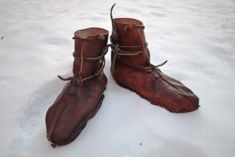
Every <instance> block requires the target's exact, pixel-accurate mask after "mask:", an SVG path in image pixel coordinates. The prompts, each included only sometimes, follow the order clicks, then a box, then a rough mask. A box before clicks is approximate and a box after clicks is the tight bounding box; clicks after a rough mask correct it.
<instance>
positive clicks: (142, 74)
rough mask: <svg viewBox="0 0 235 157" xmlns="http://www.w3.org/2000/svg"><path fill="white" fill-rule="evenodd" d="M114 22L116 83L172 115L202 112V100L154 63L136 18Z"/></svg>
mask: <svg viewBox="0 0 235 157" xmlns="http://www.w3.org/2000/svg"><path fill="white" fill-rule="evenodd" d="M113 7H114V5H113V6H112V8H111V11H110V16H111V20H112V27H113V30H112V36H111V42H112V58H111V59H112V67H111V72H112V76H113V78H114V80H115V81H116V82H117V83H118V84H119V85H120V86H122V87H125V88H128V89H130V90H132V91H134V92H136V93H137V94H139V95H140V96H141V97H143V98H145V99H147V100H148V101H150V102H151V103H152V104H154V105H158V106H161V107H164V108H166V109H167V110H169V111H170V112H190V111H194V110H196V109H198V107H199V98H198V97H197V96H196V95H195V94H194V93H193V92H192V91H191V90H190V89H188V88H187V87H185V86H184V85H183V84H182V83H181V82H179V81H177V80H175V79H173V78H171V77H169V76H167V75H165V74H164V73H162V72H161V70H160V69H159V68H158V67H159V66H162V65H163V64H165V63H166V62H164V63H163V64H160V65H158V66H154V65H152V64H151V63H150V53H149V50H148V48H147V43H146V41H145V36H144V25H143V23H142V22H141V21H139V20H136V19H133V18H115V19H113V17H112V10H113Z"/></svg>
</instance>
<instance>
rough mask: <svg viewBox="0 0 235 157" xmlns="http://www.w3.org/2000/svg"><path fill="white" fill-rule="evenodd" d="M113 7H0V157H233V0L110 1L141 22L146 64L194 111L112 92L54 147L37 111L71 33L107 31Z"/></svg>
mask: <svg viewBox="0 0 235 157" xmlns="http://www.w3.org/2000/svg"><path fill="white" fill-rule="evenodd" d="M114 2H115V1H113V0H110V1H102V0H95V1H94V0H77V1H76V0H70V1H67V0H35V1H33V0H0V103H1V104H0V156H1V157H5V156H7V157H8V156H10V157H11V156H12V157H32V156H34V157H43V156H45V157H64V156H68V157H99V156H100V157H156V156H159V157H160V156H161V157H172V156H174V157H178V156H179V157H222V156H223V157H232V156H235V122H234V115H235V108H234V105H235V104H234V102H235V82H234V81H235V74H234V73H235V54H234V53H235V1H234V0H148V1H147V0H125V1H117V6H116V7H115V9H114V17H133V18H138V19H140V20H142V21H143V22H144V24H145V26H146V29H145V33H146V38H147V41H148V43H149V49H150V50H151V57H152V62H153V63H155V64H159V63H161V62H162V61H164V60H168V63H167V64H166V65H164V66H163V67H161V69H162V70H163V71H164V72H165V73H167V74H169V75H171V76H173V77H175V78H177V79H179V80H180V81H182V82H183V83H184V84H186V85H187V86H188V87H190V88H191V89H192V90H193V91H194V92H195V93H196V94H197V95H198V96H199V97H200V105H201V108H200V109H199V110H198V111H196V112H192V113H186V114H174V113H170V112H168V111H166V110H165V109H163V108H160V107H156V106H153V105H151V104H150V103H149V102H147V101H146V100H144V99H142V98H140V97H139V96H137V95H136V94H135V93H133V92H130V91H129V90H126V89H124V88H121V87H119V86H118V85H117V84H115V83H114V81H113V79H112V77H111V75H110V71H109V68H110V54H108V55H107V56H106V60H107V65H106V67H105V73H106V75H107V77H108V80H109V82H108V86H107V90H106V92H105V99H104V102H103V105H102V107H101V109H100V110H99V112H98V113H97V115H96V116H95V117H94V118H93V119H92V120H90V121H89V123H88V125H87V126H86V128H85V129H84V131H83V132H82V133H81V135H80V136H79V137H78V138H77V139H76V140H75V141H74V142H73V143H71V144H69V145H66V146H63V147H59V148H56V149H54V148H52V147H51V146H50V144H49V142H48V141H47V139H46V130H45V120H44V118H45V113H46V111H47V109H48V107H49V106H50V105H51V104H52V102H53V101H54V100H55V98H56V96H57V95H58V94H59V92H60V91H61V89H62V88H63V86H64V83H65V82H63V81H60V80H59V79H58V78H57V74H61V75H63V74H71V69H72V61H73V57H72V52H73V40H72V39H71V38H72V36H73V32H74V31H76V30H78V29H82V28H86V27H91V26H97V27H104V28H106V29H108V30H111V23H110V19H109V9H110V7H111V5H112V4H113V3H114Z"/></svg>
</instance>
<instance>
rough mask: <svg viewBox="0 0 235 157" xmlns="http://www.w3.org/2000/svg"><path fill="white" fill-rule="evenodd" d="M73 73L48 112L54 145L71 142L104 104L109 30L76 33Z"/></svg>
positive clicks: (50, 136) (84, 30) (94, 29)
mask: <svg viewBox="0 0 235 157" xmlns="http://www.w3.org/2000/svg"><path fill="white" fill-rule="evenodd" d="M74 39H75V52H74V57H75V59H74V64H73V76H72V77H69V78H62V77H61V76H59V77H60V78H61V79H62V80H64V81H69V82H67V83H66V85H65V87H64V89H63V90H62V92H61V93H60V94H59V96H58V97H57V99H56V100H55V102H54V103H53V105H52V106H51V107H50V108H49V109H48V111H47V113H46V129H47V138H48V140H49V141H51V142H52V146H54V147H55V146H57V145H65V144H68V143H70V142H72V141H73V140H74V139H75V138H76V137H77V136H78V135H79V134H80V132H81V131H82V130H83V128H84V127H85V126H86V123H87V121H88V120H89V119H90V118H92V117H93V116H94V115H95V114H96V112H97V111H98V109H99V108H100V106H101V103H102V100H103V98H104V95H103V92H104V90H105V88H106V84H107V78H106V76H105V74H104V73H103V68H104V64H105V62H104V55H105V54H106V53H107V40H108V31H107V30H105V29H102V28H87V29H83V30H79V31H76V32H75V33H74Z"/></svg>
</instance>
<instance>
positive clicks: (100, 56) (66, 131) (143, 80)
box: [46, 5, 199, 147]
mask: <svg viewBox="0 0 235 157" xmlns="http://www.w3.org/2000/svg"><path fill="white" fill-rule="evenodd" d="M114 6H115V5H113V6H112V8H111V12H110V16H111V21H112V35H111V44H109V45H107V41H108V35H109V32H108V31H107V30H105V29H103V28H96V27H92V28H87V29H82V30H78V31H76V32H75V33H74V38H73V39H74V40H75V52H74V53H73V56H74V63H73V76H71V77H68V78H63V77H61V76H59V78H60V79H61V80H63V81H68V82H67V83H66V85H65V87H64V89H63V90H62V92H61V93H60V95H59V96H58V97H57V99H56V100H55V102H54V103H53V105H52V106H51V107H50V108H49V109H48V111H47V113H46V128H47V138H48V140H49V141H51V142H52V146H53V147H55V146H57V145H65V144H68V143H70V142H72V141H73V140H74V139H75V138H76V137H77V136H78V135H79V134H80V132H81V131H82V130H83V128H84V127H85V126H86V123H87V121H88V120H89V119H90V118H92V117H93V116H94V115H95V114H96V113H97V111H98V110H99V108H100V106H101V104H102V100H103V98H104V94H103V92H104V90H105V88H106V84H107V77H106V76H105V74H104V72H103V68H104V66H105V54H106V53H107V52H108V47H111V49H112V52H111V53H112V54H111V61H112V64H111V73H112V76H113V78H114V80H115V81H116V82H117V84H119V85H120V86H122V87H125V88H127V89H130V90H132V91H134V92H136V93H137V94H138V95H140V96H141V97H143V98H145V99H146V100H148V101H149V102H151V103H152V104H154V105H157V106H161V107H164V108H166V109H167V110H169V111H170V112H177V113H180V112H190V111H194V110H197V109H198V107H199V98H198V97H197V96H196V95H195V94H194V93H193V92H192V91H191V90H190V89H189V88H187V87H186V86H184V85H183V84H182V83H181V82H179V81H177V80H176V79H174V78H171V77H170V76H168V75H166V74H164V73H163V72H162V71H161V70H160V69H159V67H160V66H162V65H164V64H165V63H166V62H164V63H162V64H160V65H157V66H156V65H153V64H151V63H150V52H149V50H148V47H147V42H146V40H145V36H144V28H145V27H144V25H143V23H142V22H141V21H139V20H137V19H133V18H115V19H113V17H112V10H113V8H114Z"/></svg>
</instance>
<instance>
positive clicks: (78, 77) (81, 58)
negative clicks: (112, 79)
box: [58, 37, 109, 85]
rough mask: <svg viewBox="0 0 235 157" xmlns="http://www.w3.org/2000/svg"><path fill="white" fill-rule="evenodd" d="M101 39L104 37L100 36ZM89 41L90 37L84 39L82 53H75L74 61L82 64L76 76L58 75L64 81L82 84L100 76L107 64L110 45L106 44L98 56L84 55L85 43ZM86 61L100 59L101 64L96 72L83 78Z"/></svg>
mask: <svg viewBox="0 0 235 157" xmlns="http://www.w3.org/2000/svg"><path fill="white" fill-rule="evenodd" d="M77 38H79V37H73V39H77ZM97 39H99V37H97ZM100 39H102V38H100ZM89 41H90V40H89V39H83V44H82V48H81V52H80V55H78V53H77V52H74V53H73V57H74V58H75V60H74V62H77V63H79V64H80V66H79V67H80V68H79V72H78V74H77V75H74V76H70V77H66V78H64V77H62V76H60V75H58V77H59V78H60V79H61V80H62V81H71V82H72V83H73V84H75V85H80V84H81V83H82V82H84V81H87V80H89V79H92V78H94V77H96V76H98V75H99V74H100V73H101V72H102V71H103V69H104V66H105V55H106V54H107V52H108V47H109V45H106V46H105V47H104V49H103V52H102V54H101V55H99V56H97V57H84V56H83V52H84V50H83V49H84V47H85V44H86V43H87V42H89ZM84 61H99V66H98V68H97V70H96V72H95V73H94V74H92V75H90V76H87V77H83V78H82V77H81V72H82V69H83V65H84V64H83V63H84Z"/></svg>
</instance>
